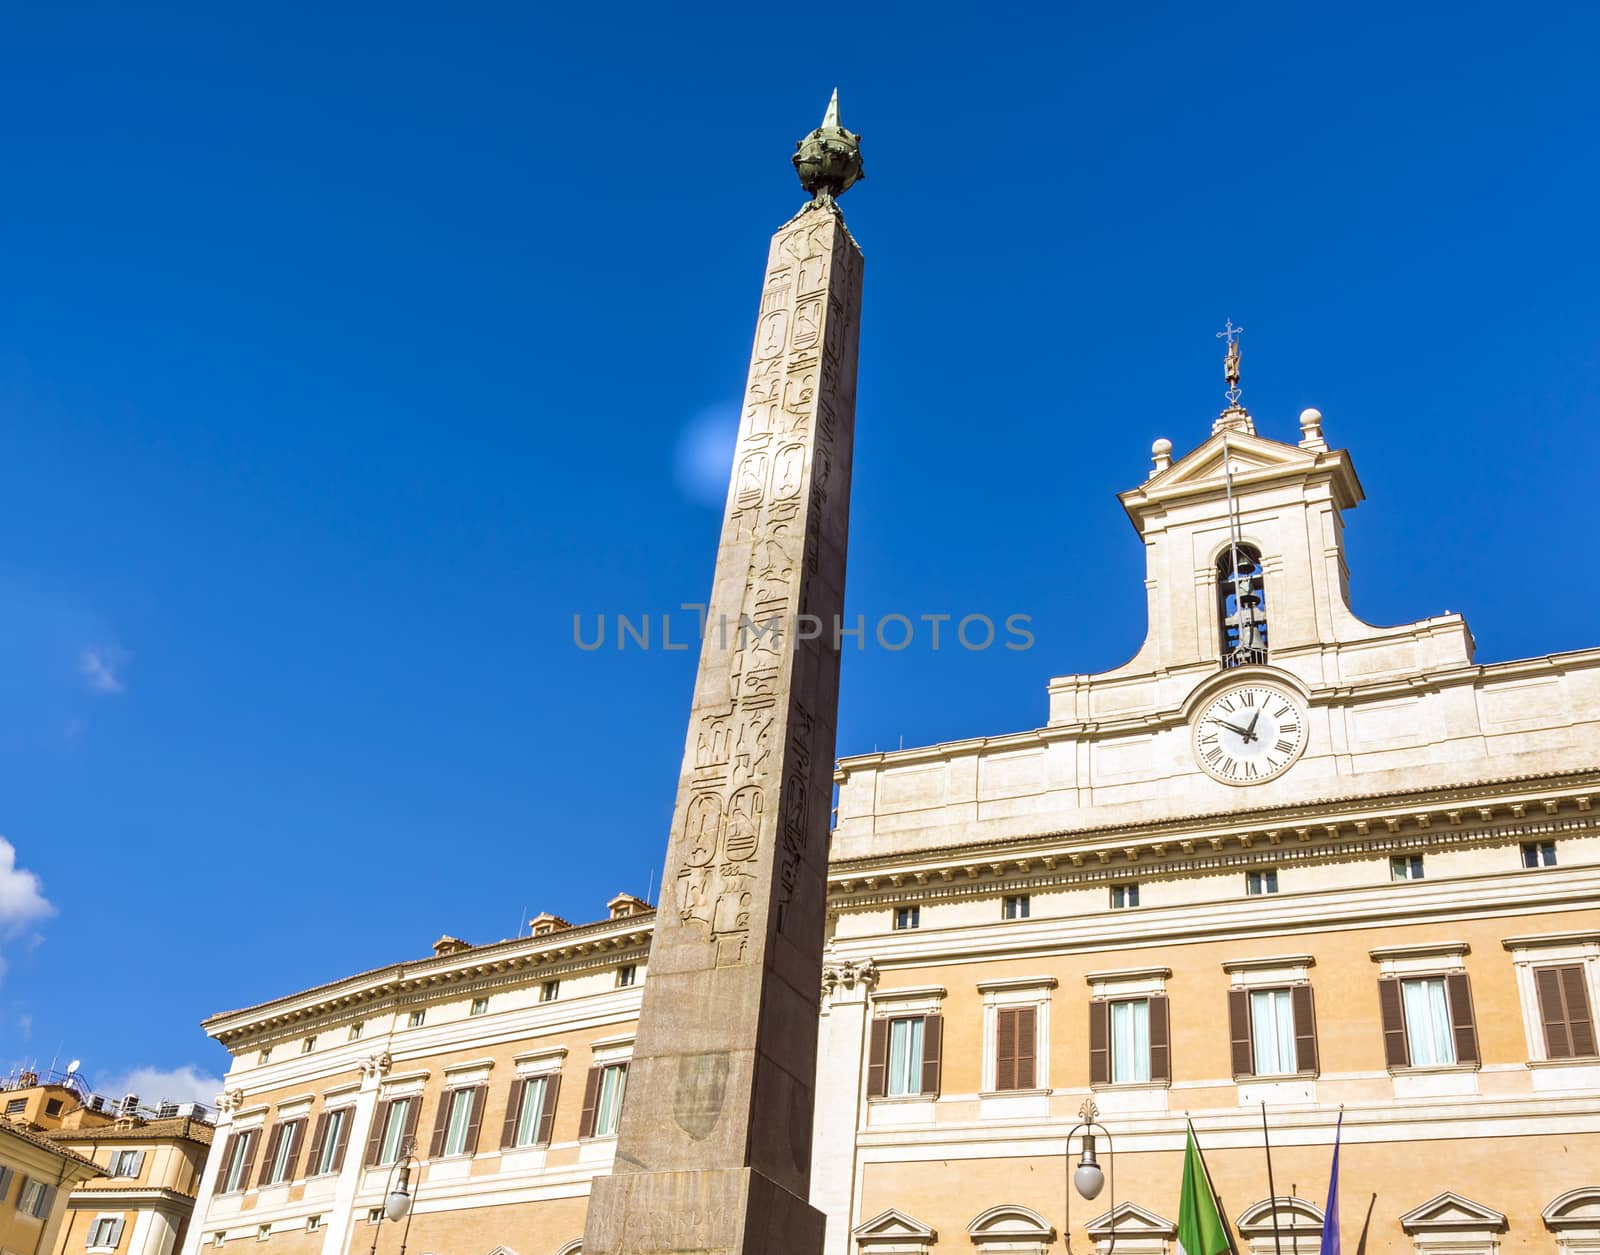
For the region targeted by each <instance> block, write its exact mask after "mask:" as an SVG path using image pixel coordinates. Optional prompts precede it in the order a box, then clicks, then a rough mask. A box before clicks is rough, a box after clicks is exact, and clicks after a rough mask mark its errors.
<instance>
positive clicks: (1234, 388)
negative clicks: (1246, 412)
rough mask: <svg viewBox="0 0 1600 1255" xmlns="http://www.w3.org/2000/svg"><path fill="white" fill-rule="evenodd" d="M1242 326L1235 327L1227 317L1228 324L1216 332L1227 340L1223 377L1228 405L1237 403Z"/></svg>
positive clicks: (1221, 338)
mask: <svg viewBox="0 0 1600 1255" xmlns="http://www.w3.org/2000/svg"><path fill="white" fill-rule="evenodd" d="M1243 330H1244V328H1243V327H1235V326H1234V325H1233V319H1231V318H1230V319H1228V325H1227V326H1226V327H1224V328H1223V329H1222V330H1221V331H1219V332H1217V339H1219V340H1226V341H1227V342H1228V356H1227V357H1226V358H1225V359H1224V361H1223V366H1222V373H1223V377H1224V378H1226V379H1227V381H1228V390H1227V392H1226V393H1224V395H1225V396H1226V397H1227V398H1228V404H1229V405H1238V404H1239V344H1238V340H1239V333H1240V332H1242V331H1243Z"/></svg>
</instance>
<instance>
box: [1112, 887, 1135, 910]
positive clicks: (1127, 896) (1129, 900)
mask: <svg viewBox="0 0 1600 1255" xmlns="http://www.w3.org/2000/svg"><path fill="white" fill-rule="evenodd" d="M1138 905H1139V886H1138V885H1112V886H1111V909H1112V910H1113V911H1120V910H1123V909H1125V908H1126V907H1130V906H1138Z"/></svg>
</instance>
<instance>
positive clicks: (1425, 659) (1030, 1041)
mask: <svg viewBox="0 0 1600 1255" xmlns="http://www.w3.org/2000/svg"><path fill="white" fill-rule="evenodd" d="M1233 360H1234V361H1235V362H1236V360H1237V359H1236V356H1235V357H1234V359H1233ZM1361 500H1362V489H1361V484H1360V480H1359V479H1358V478H1357V475H1356V470H1355V466H1354V462H1353V460H1352V458H1351V456H1350V455H1349V454H1348V453H1346V452H1343V451H1340V450H1336V449H1334V448H1331V447H1330V446H1329V444H1328V443H1327V442H1326V440H1325V439H1324V436H1323V431H1322V425H1321V416H1320V415H1319V414H1317V413H1316V411H1314V410H1307V411H1306V412H1305V413H1304V414H1303V415H1302V416H1301V419H1300V431H1299V439H1298V440H1297V441H1295V442H1293V443H1288V442H1282V441H1278V440H1274V439H1269V438H1267V437H1266V436H1264V435H1262V434H1260V433H1258V432H1257V430H1256V428H1255V423H1254V420H1253V419H1252V418H1251V416H1250V415H1249V414H1248V413H1247V412H1246V411H1245V410H1243V409H1242V408H1240V407H1239V406H1238V404H1237V397H1236V396H1235V397H1234V398H1233V403H1232V404H1230V406H1229V408H1228V409H1227V410H1225V411H1224V412H1223V414H1222V415H1221V417H1219V418H1218V419H1217V420H1216V422H1215V423H1214V424H1213V430H1212V432H1211V434H1210V435H1209V437H1208V438H1206V439H1205V440H1204V442H1203V443H1201V444H1200V445H1199V446H1198V447H1197V448H1195V449H1193V450H1192V451H1191V452H1189V453H1188V454H1187V455H1185V456H1183V457H1182V458H1180V459H1176V460H1175V459H1174V458H1173V456H1172V445H1171V443H1170V442H1169V441H1166V440H1161V441H1157V442H1156V444H1155V446H1154V457H1153V463H1152V466H1151V469H1150V473H1149V475H1148V477H1147V478H1146V479H1145V481H1144V482H1143V483H1142V484H1140V485H1138V486H1137V487H1134V488H1132V489H1130V490H1129V491H1127V492H1124V493H1123V494H1122V496H1121V502H1122V506H1123V508H1124V509H1125V510H1126V511H1127V514H1128V516H1129V518H1130V520H1131V521H1132V523H1133V526H1134V529H1135V531H1136V532H1137V533H1138V537H1139V539H1140V541H1141V542H1142V544H1143V548H1144V553H1145V563H1146V573H1145V586H1146V589H1147V591H1148V606H1149V623H1148V635H1147V637H1146V639H1145V642H1144V644H1143V646H1142V647H1141V648H1140V649H1139V651H1138V653H1137V654H1136V655H1135V656H1134V657H1133V659H1132V660H1131V661H1129V662H1128V663H1127V664H1125V665H1124V666H1121V667H1118V668H1116V669H1115V670H1113V671H1109V672H1105V673H1102V674H1098V675H1064V676H1058V677H1056V678H1054V679H1051V680H1050V681H1049V684H1048V689H1047V695H1048V706H1047V712H1046V718H1045V721H1044V723H1043V724H1042V726H1039V727H1036V728H1032V729H1028V730H1025V731H1019V732H1006V733H1000V734H997V735H986V736H981V737H977V738H975V739H973V740H970V741H960V742H953V743H946V744H941V745H936V746H928V747H924V748H918V749H906V750H900V751H896V752H892V753H875V754H870V755H857V756H854V757H848V758H845V759H843V760H842V761H841V762H840V763H839V765H838V772H837V787H838V805H837V819H836V827H835V829H834V832H833V837H832V847H831V853H830V867H829V885H828V913H829V941H828V947H827V953H826V956H825V968H824V979H823V984H824V990H823V1004H822V1013H821V1016H820V1022H819V1024H818V1058H819V1063H818V1077H817V1106H816V1117H815V1130H814V1132H815V1138H814V1145H813V1155H812V1162H813V1169H812V1183H811V1202H812V1204H813V1205H814V1206H815V1207H817V1208H819V1209H820V1210H821V1211H822V1212H824V1213H825V1215H826V1218H827V1236H826V1250H827V1252H828V1255H891V1253H893V1255H940V1252H952V1251H965V1250H968V1249H970V1248H972V1247H974V1246H975V1247H977V1248H978V1249H979V1250H980V1251H984V1252H992V1253H993V1255H1001V1253H1005V1255H1018V1253H1023V1252H1028V1253H1036V1255H1044V1253H1045V1252H1051V1251H1067V1250H1070V1249H1076V1250H1079V1251H1083V1252H1087V1251H1088V1250H1089V1248H1090V1247H1091V1246H1093V1247H1096V1248H1098V1250H1099V1251H1100V1252H1102V1253H1103V1255H1110V1252H1111V1251H1112V1249H1113V1248H1115V1250H1117V1251H1118V1252H1121V1255H1169V1253H1170V1252H1173V1251H1174V1250H1175V1247H1176V1221H1177V1208H1178V1194H1179V1173H1180V1166H1181V1162H1182V1156H1183V1146H1184V1135H1185V1128H1186V1122H1187V1121H1190V1120H1192V1122H1193V1126H1194V1128H1195V1130H1196V1133H1197V1136H1198V1139H1199V1142H1200V1144H1201V1146H1202V1147H1203V1149H1204V1151H1205V1154H1206V1158H1207V1160H1208V1164H1209V1168H1210V1171H1211V1174H1212V1177H1213V1179H1214V1181H1215V1185H1216V1189H1217V1192H1218V1194H1219V1195H1220V1197H1221V1199H1222V1202H1223V1205H1224V1209H1225V1211H1226V1212H1227V1215H1228V1217H1229V1219H1230V1221H1231V1223H1232V1225H1233V1227H1234V1230H1235V1232H1236V1234H1237V1240H1238V1245H1239V1249H1240V1250H1244V1249H1245V1248H1246V1247H1248V1248H1250V1250H1251V1251H1253V1252H1255V1253H1256V1255H1266V1253H1268V1252H1275V1251H1283V1252H1290V1253H1303V1252H1307V1251H1315V1250H1316V1249H1317V1247H1318V1244H1319V1241H1320V1238H1321V1235H1322V1231H1323V1228H1324V1226H1325V1224H1327V1223H1328V1218H1327V1217H1326V1216H1325V1215H1324V1214H1323V1207H1324V1203H1325V1198H1326V1193H1327V1186H1328V1173H1329V1161H1330V1155H1331V1152H1332V1148H1333V1143H1334V1136H1335V1128H1336V1125H1339V1126H1340V1136H1341V1145H1342V1151H1341V1155H1342V1177H1341V1193H1342V1204H1341V1209H1340V1216H1339V1217H1338V1219H1339V1223H1340V1229H1341V1233H1342V1240H1343V1243H1344V1245H1345V1249H1347V1250H1350V1251H1355V1250H1356V1249H1357V1243H1358V1242H1360V1243H1361V1244H1362V1247H1361V1248H1362V1249H1363V1250H1364V1251H1365V1252H1370V1253H1373V1255H1376V1253H1378V1252H1406V1253H1412V1252H1415V1253H1416V1255H1446V1253H1448V1255H1497V1253H1499V1252H1505V1253H1506V1255H1510V1253H1512V1252H1534V1251H1540V1252H1546V1251H1558V1252H1563V1253H1572V1255H1576V1253H1578V1252H1588V1253H1590V1255H1593V1253H1594V1252H1597V1251H1600V1055H1597V1049H1596V1032H1595V1018H1594V1017H1595V1009H1596V1007H1597V1006H1600V909H1597V908H1600V836H1597V834H1596V814H1597V812H1596V811H1595V809H1594V805H1593V804H1594V801H1595V799H1596V797H1597V796H1600V649H1592V650H1583V651H1577V652H1572V653H1565V654H1556V655H1549V656H1544V657H1538V658H1529V659H1523V660H1519V661H1513V662H1501V663H1491V664H1479V663H1476V662H1474V660H1473V641H1472V635H1471V633H1470V632H1469V630H1468V628H1467V625H1466V623H1465V621H1464V620H1463V619H1462V617H1461V616H1460V615H1455V614H1444V615H1440V616H1437V617H1433V618H1429V619H1424V620H1421V621H1419V622H1416V623H1408V624H1403V625H1400V626H1397V627H1375V626H1372V625H1371V624H1368V623H1366V622H1363V621H1362V620H1361V619H1359V618H1358V617H1357V616H1356V614H1355V612H1354V610H1353V609H1352V604H1351V597H1350V573H1349V571H1348V570H1347V568H1346V563H1345V554H1344V548H1343V544H1342V525H1343V516H1344V512H1345V511H1347V510H1350V509H1353V508H1355V507H1356V506H1357V505H1358V504H1359V503H1360V502H1361ZM1130 549H1131V546H1130ZM652 924H653V912H652V911H651V909H650V907H649V905H648V904H646V903H644V902H641V901H639V900H637V899H634V898H630V897H627V896H626V895H619V896H618V897H617V898H616V899H614V900H613V901H612V902H611V903H610V904H609V918H606V919H602V920H600V921H599V922H597V923H591V924H585V925H582V926H577V927H574V926H572V925H569V924H567V923H566V922H565V921H563V920H559V919H556V918H555V917H553V916H548V915H546V916H541V917H539V918H538V919H536V920H534V921H533V922H532V927H531V930H530V932H529V934H528V935H526V936H523V937H520V938H514V939H512V940H508V941H500V942H495V943H492V944H487V945H477V946H474V945H469V944H467V943H466V942H463V941H459V940H456V939H453V938H444V939H441V940H440V941H439V942H438V943H437V944H436V945H435V946H434V953H433V955H432V956H431V957H424V958H421V959H416V960H407V961H404V962H400V963H396V964H394V965H392V966H389V967H385V968H380V969H377V970H375V971H371V972H366V973H362V974H359V975H354V976H350V977H348V978H346V979H343V980H339V981H335V982H333V983H331V984H328V985H322V986H318V987H317V988H313V989H308V990H305V991H303V992H299V993H294V994H290V995H287V996H285V997H283V998H279V999H275V1000H273V1001H271V1002H268V1003H264V1004H262V1005H259V1006H255V1007H250V1008H247V1009H244V1010H239V1011H232V1012H227V1013H225V1014H220V1015H216V1016H213V1017H212V1018H211V1019H209V1020H207V1021H206V1023H205V1028H206V1031H207V1032H208V1033H210V1034H211V1035H212V1036H213V1037H214V1038H216V1039H217V1040H219V1041H221V1042H222V1043H223V1044H224V1045H226V1046H227V1048H228V1049H229V1050H230V1051H231V1052H232V1054H233V1064H232V1067H231V1069H230V1070H229V1072H228V1075H227V1079H226V1087H227V1088H226V1093H225V1094H224V1095H223V1097H222V1112H221V1116H220V1121H219V1125H218V1128H217V1136H216V1138H215V1142H214V1145H213V1147H212V1153H211V1155H210V1157H209V1158H208V1160H207V1161H206V1165H205V1171H204V1176H203V1178H202V1180H201V1182H200V1187H199V1201H198V1204H197V1207H196V1212H195V1216H196V1218H195V1221H194V1223H193V1224H192V1225H191V1226H190V1227H189V1229H188V1232H187V1238H186V1240H185V1242H184V1243H183V1246H182V1250H183V1252H184V1255H198V1252H199V1251H200V1250H201V1248H203V1247H204V1248H214V1247H232V1246H234V1245H235V1244H236V1243H239V1242H252V1243H256V1242H261V1243H266V1244H267V1247H266V1249H267V1250H268V1252H269V1253H270V1255H347V1253H356V1252H361V1251H364V1250H370V1249H373V1248H375V1247H380V1246H381V1248H382V1250H383V1251H384V1252H385V1253H386V1255H387V1253H388V1252H393V1251H398V1250H399V1249H400V1246H401V1244H402V1242H404V1243H405V1245H406V1249H408V1250H410V1251H413V1252H416V1253H417V1255H490V1253H491V1252H501V1251H504V1252H510V1253H512V1255H574V1253H575V1252H576V1250H577V1249H578V1247H579V1245H580V1242H581V1235H582V1234H583V1231H584V1219H585V1211H586V1204H587V1198H588V1194H589V1189H590V1184H591V1182H592V1180H593V1179H594V1178H595V1177H596V1176H597V1175H599V1174H604V1173H606V1172H607V1171H608V1170H609V1168H610V1165H611V1159H612V1154H613V1150H614V1145H615V1134H616V1129H617V1120H618V1115H619V1112H620V1108H621V1105H622V1103H623V1101H624V1096H625V1093H626V1081H627V1071H628V1061H629V1057H630V1052H631V1048H632V1041H633V1033H634V1025H635V1021H636V1018H637V1016H638V1012H639V1004H640V993H641V989H642V987H643V985H644V983H645V982H646V981H647V980H648V956H649V946H650V938H651V934H652ZM1090 1104H1092V1108H1091V1107H1090ZM1263 1104H1264V1107H1263ZM1263 1110H1264V1112H1265V1119H1266V1134H1267V1135H1268V1136H1270V1141H1271V1146H1272V1173H1273V1187H1272V1189H1271V1190H1269V1186H1268V1181H1267V1161H1266V1157H1265V1154H1264V1132H1263ZM1085 1114H1094V1115H1095V1116H1096V1118H1097V1119H1098V1121H1099V1123H1100V1125H1102V1126H1103V1127H1104V1129H1105V1131H1106V1134H1108V1135H1109V1137H1108V1139H1107V1138H1104V1137H1103V1138H1102V1139H1101V1141H1100V1142H1099V1144H1098V1147H1097V1149H1098V1153H1099V1158H1100V1163H1101V1165H1102V1166H1103V1167H1104V1169H1105V1171H1106V1176H1107V1177H1108V1179H1109V1188H1107V1189H1106V1190H1105V1191H1104V1192H1103V1193H1100V1194H1099V1195H1098V1196H1097V1197H1096V1198H1095V1199H1094V1200H1093V1201H1090V1200H1086V1199H1085V1198H1083V1197H1080V1196H1078V1195H1076V1194H1069V1192H1068V1191H1069V1188H1070V1186H1069V1178H1070V1175H1071V1172H1072V1169H1073V1167H1074V1165H1075V1164H1076V1162H1077V1158H1078V1156H1079V1154H1080V1153H1081V1138H1074V1139H1072V1140H1071V1141H1070V1145H1069V1134H1071V1133H1072V1131H1073V1129H1074V1128H1075V1126H1077V1125H1078V1124H1079V1123H1080V1120H1081V1119H1082V1118H1083V1116H1084V1115H1085ZM1341 1120H1342V1124H1341V1123H1340V1122H1341ZM408 1149H414V1154H415V1158H416V1160H417V1161H418V1163H417V1165H416V1167H415V1169H414V1170H413V1169H412V1168H411V1166H410V1164H409V1162H406V1177H407V1181H408V1184H409V1187H410V1189H411V1191H412V1197H413V1198H414V1206H413V1207H412V1209H411V1211H410V1212H409V1214H407V1215H406V1217H405V1219H404V1220H397V1221H390V1220H382V1221H381V1222H380V1216H381V1215H382V1210H381V1209H382V1207H383V1205H384V1198H385V1195H386V1193H387V1192H388V1191H389V1189H390V1188H391V1186H392V1184H393V1182H394V1180H395V1169H396V1167H397V1166H399V1165H400V1164H401V1163H402V1161H404V1160H405V1156H406V1152H407V1150H408ZM1069 1151H1070V1154H1069ZM1074 1244H1075V1245H1074Z"/></svg>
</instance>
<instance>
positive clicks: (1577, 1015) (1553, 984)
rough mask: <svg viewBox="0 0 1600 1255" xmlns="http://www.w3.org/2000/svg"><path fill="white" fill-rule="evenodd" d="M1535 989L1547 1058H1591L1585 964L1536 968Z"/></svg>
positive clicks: (1592, 1036)
mask: <svg viewBox="0 0 1600 1255" xmlns="http://www.w3.org/2000/svg"><path fill="white" fill-rule="evenodd" d="M1524 848H1526V847H1524ZM1533 987H1534V989H1535V990H1536V991H1537V992H1538V995H1539V1020H1540V1022H1541V1024H1542V1025H1543V1027H1544V1047H1545V1058H1547V1059H1587V1058H1592V1057H1593V1056H1594V1054H1595V1033H1594V1015H1593V1013H1592V1012H1591V1011H1590V1009H1589V991H1588V990H1587V989H1585V988H1584V973H1583V964H1581V963H1572V964H1563V965H1562V966H1561V967H1536V968H1534V969H1533Z"/></svg>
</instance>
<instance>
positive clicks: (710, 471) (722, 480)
mask: <svg viewBox="0 0 1600 1255" xmlns="http://www.w3.org/2000/svg"><path fill="white" fill-rule="evenodd" d="M738 439H739V410H738V407H737V406H733V405H714V406H712V407H711V408H710V409H708V410H702V411H701V412H700V413H699V414H696V415H695V416H694V417H693V418H692V419H690V420H689V421H688V423H686V424H685V425H684V428H683V430H682V431H680V432H679V433H678V450H677V457H676V459H675V466H674V470H675V471H676V478H677V481H678V490H679V491H680V492H682V493H683V495H684V496H685V497H687V498H688V499H689V500H690V501H693V502H695V503H696V504H698V505H704V506H711V507H714V508H716V509H719V510H720V509H721V508H722V505H723V503H724V502H725V501H726V500H727V496H728V479H729V477H730V476H731V474H732V472H733V446H734V444H735V443H736V442H737V441H738Z"/></svg>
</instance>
